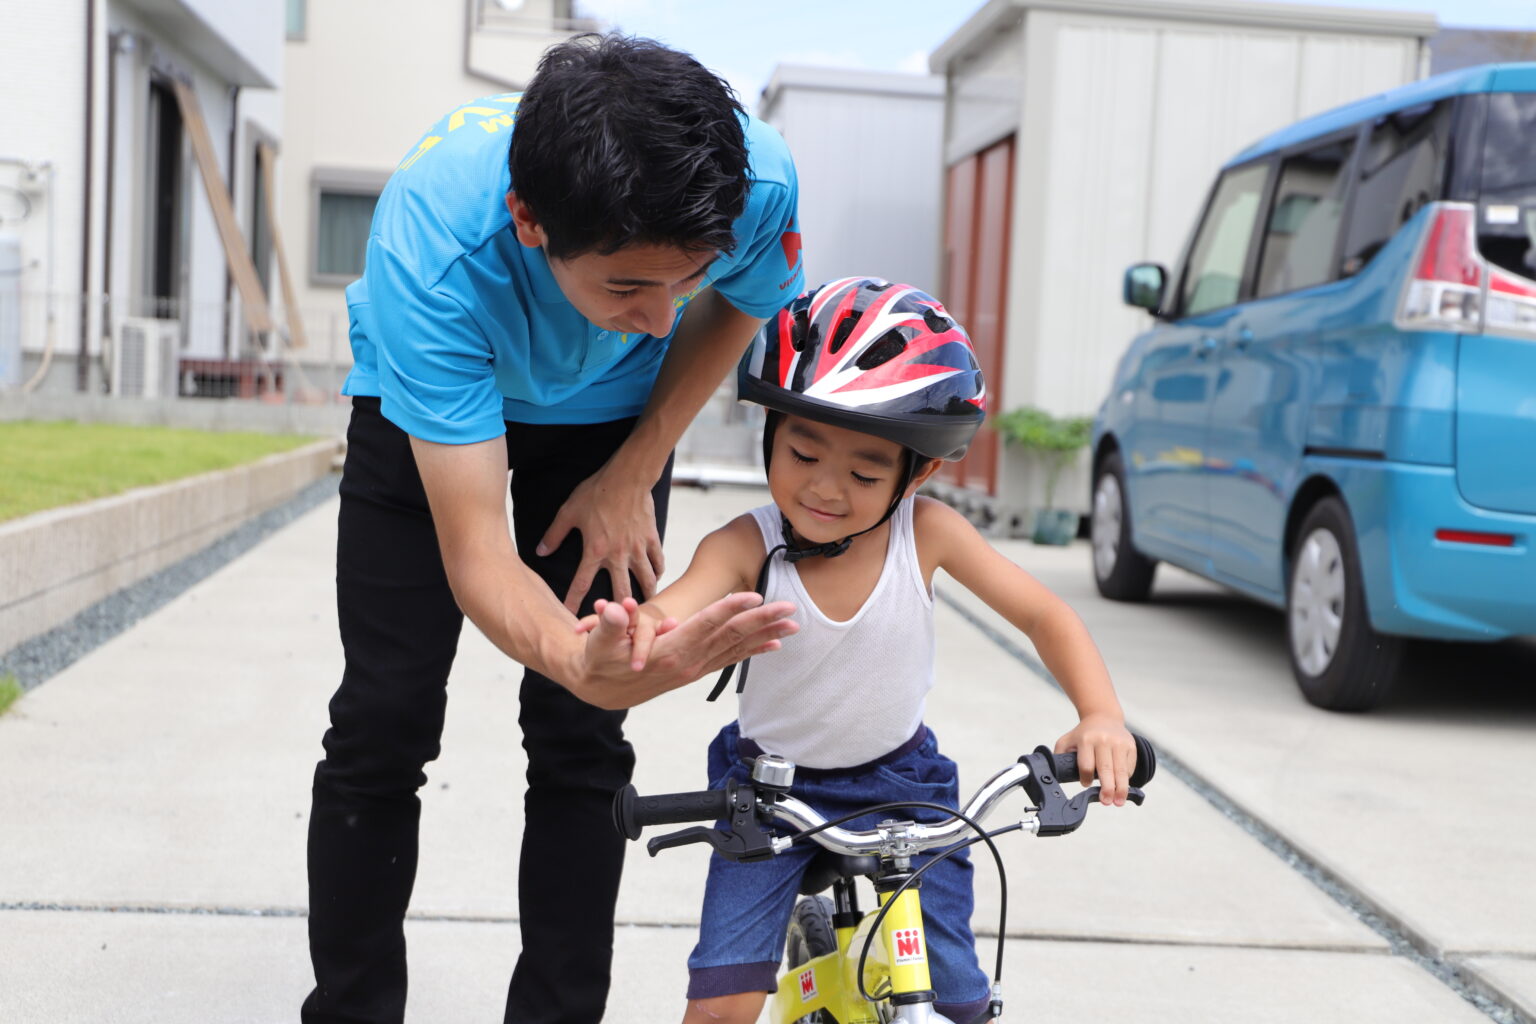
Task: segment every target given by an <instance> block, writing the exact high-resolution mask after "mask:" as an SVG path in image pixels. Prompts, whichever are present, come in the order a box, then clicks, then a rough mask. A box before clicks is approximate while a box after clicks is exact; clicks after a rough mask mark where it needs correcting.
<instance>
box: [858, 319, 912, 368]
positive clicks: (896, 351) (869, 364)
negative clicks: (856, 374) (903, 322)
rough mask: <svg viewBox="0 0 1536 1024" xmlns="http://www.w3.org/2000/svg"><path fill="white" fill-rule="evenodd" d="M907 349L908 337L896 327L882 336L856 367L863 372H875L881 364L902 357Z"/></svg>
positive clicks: (861, 356)
mask: <svg viewBox="0 0 1536 1024" xmlns="http://www.w3.org/2000/svg"><path fill="white" fill-rule="evenodd" d="M906 348H907V336H906V335H904V334H902V333H901V331H900V330H899V329H897V328H895V327H892V328H891V329H890V330H888V331H886V332H885V333H884V334H882V335H880V337H879V339H877V340H876V341H875V343H874V344H873V345H871V346H869V348H867V349H865V350H864V353H863V354H862V355H860V356H859V358H858V359H857V360H855V362H854V365H855V366H857V367H858V368H859V369H861V370H873V369H874V368H875V367H877V366H879V365H880V364H881V363H888V362H890V361H891V360H892V359H895V358H896V357H897V356H899V355H901V354H902V353H903V352H905V351H906Z"/></svg>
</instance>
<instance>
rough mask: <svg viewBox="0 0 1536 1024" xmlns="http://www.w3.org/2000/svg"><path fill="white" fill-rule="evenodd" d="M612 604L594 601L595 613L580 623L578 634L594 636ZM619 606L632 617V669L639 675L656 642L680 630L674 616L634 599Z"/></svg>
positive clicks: (601, 600)
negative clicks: (604, 613)
mask: <svg viewBox="0 0 1536 1024" xmlns="http://www.w3.org/2000/svg"><path fill="white" fill-rule="evenodd" d="M612 603H613V602H611V601H606V600H604V599H602V598H598V599H597V600H596V601H594V602H593V603H592V607H593V613H592V614H591V615H587V616H584V617H583V618H581V619H580V620H578V621H577V623H576V632H577V633H590V632H591V631H592V630H593V629H595V628H596V627H597V620H598V618H599V617H600V616H601V615H602V614H603V609H605V608H607V607H608V605H610V604H612ZM619 606H620V607H621V608H623V609H624V611H625V612H626V613H627V614H628V615H629V640H630V644H631V648H630V652H631V657H630V668H632V669H634V670H635V671H636V672H638V671H640V670H641V669H643V668H645V662H646V659H648V658H649V657H650V655H651V645H652V644H653V643H655V642H656V638H657V637H658V636H662V635H664V634H666V633H670V632H671V631H672V630H673V629H675V628H677V620H676V619H674V618H672V617H671V616H670V615H664V614H662V612H661V611H660V610H659V609H657V608H654V607H652V606H651V605H642V604H640V603H638V602H637V601H636V600H635V599H634V598H632V597H626V598H624V600H622V601H620V602H619Z"/></svg>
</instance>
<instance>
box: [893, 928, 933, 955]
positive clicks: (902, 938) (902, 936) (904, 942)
mask: <svg viewBox="0 0 1536 1024" xmlns="http://www.w3.org/2000/svg"><path fill="white" fill-rule="evenodd" d="M892 938H893V939H894V941H895V943H896V949H895V951H894V953H895V955H894V956H892V958H891V962H892V963H898V964H920V963H922V962H923V961H924V960H926V959H927V957H925V956H923V933H922V932H921V931H919V930H918V929H916V928H898V929H896V931H894V932H893V933H892Z"/></svg>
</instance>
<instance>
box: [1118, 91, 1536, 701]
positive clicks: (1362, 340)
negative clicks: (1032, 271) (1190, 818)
mask: <svg viewBox="0 0 1536 1024" xmlns="http://www.w3.org/2000/svg"><path fill="white" fill-rule="evenodd" d="M1124 291H1125V300H1126V302H1128V303H1130V304H1131V305H1133V306H1139V307H1142V308H1144V309H1147V310H1149V311H1150V312H1151V313H1152V314H1153V316H1154V317H1155V323H1154V325H1153V326H1152V328H1151V329H1150V330H1148V331H1146V332H1145V333H1143V334H1141V335H1140V336H1138V337H1137V338H1136V339H1135V340H1134V341H1133V342H1132V343H1131V346H1130V348H1129V350H1128V351H1127V352H1126V354H1125V356H1124V357H1123V358H1122V359H1121V361H1120V365H1119V367H1118V369H1117V370H1116V372H1115V378H1114V384H1113V386H1112V387H1111V388H1110V391H1109V394H1108V396H1107V397H1106V398H1105V400H1104V404H1103V406H1102V407H1101V408H1100V410H1099V414H1098V417H1097V420H1096V422H1095V430H1094V444H1093V476H1092V481H1093V483H1092V487H1093V496H1092V501H1093V512H1092V519H1091V529H1092V539H1093V569H1094V577H1095V579H1096V581H1097V583H1098V587H1099V590H1100V592H1101V593H1103V594H1104V595H1105V596H1106V597H1110V598H1113V599H1116V600H1123V601H1140V600H1145V599H1146V598H1147V596H1148V594H1149V592H1150V590H1151V586H1152V576H1153V571H1154V570H1155V568H1156V565H1157V563H1158V562H1159V561H1166V562H1171V563H1173V564H1175V565H1179V566H1182V567H1183V568H1186V569H1189V570H1192V571H1194V572H1196V573H1199V574H1201V575H1203V576H1206V577H1209V578H1210V579H1212V580H1215V581H1217V582H1219V583H1222V584H1225V585H1227V586H1230V587H1232V588H1234V589H1236V590H1239V591H1241V592H1243V593H1245V594H1248V595H1250V596H1252V597H1254V598H1256V599H1258V600H1260V601H1263V602H1266V603H1268V604H1272V605H1274V606H1276V607H1279V608H1283V609H1285V611H1286V627H1287V635H1288V639H1289V643H1288V647H1289V650H1290V655H1291V663H1292V667H1293V669H1294V671H1295V675H1296V679H1297V682H1298V683H1299V684H1300V686H1301V689H1302V692H1303V693H1304V694H1305V696H1306V698H1307V699H1308V700H1309V701H1311V702H1312V703H1314V704H1317V705H1319V706H1321V707H1326V708H1333V709H1339V710H1345V709H1356V710H1358V709H1364V708H1369V707H1372V706H1374V705H1376V704H1377V703H1379V702H1380V701H1381V699H1382V698H1383V697H1384V696H1385V695H1386V694H1387V692H1388V690H1389V688H1390V686H1391V684H1392V681H1393V678H1394V677H1395V675H1396V674H1397V670H1398V667H1399V664H1400V662H1401V660H1402V653H1403V638H1404V637H1410V636H1416V637H1432V638H1439V639H1454V640H1494V639H1500V638H1503V637H1507V636H1511V635H1522V634H1536V553H1533V549H1532V546H1533V543H1536V64H1506V65H1491V66H1484V67H1479V68H1472V69H1469V70H1466V71H1460V72H1454V73H1451V74H1447V75H1441V76H1438V77H1436V78H1432V79H1428V80H1426V81H1422V82H1416V83H1414V84H1412V85H1408V86H1404V87H1402V88H1399V89H1395V90H1393V91H1391V92H1388V93H1384V94H1382V95H1379V96H1375V97H1372V98H1370V99H1366V100H1361V101H1359V102H1357V103H1353V104H1351V105H1349V106H1346V107H1342V108H1340V109H1337V110H1333V111H1330V112H1328V113H1325V114H1320V115H1318V116H1316V117H1312V118H1309V119H1307V120H1305V121H1302V122H1300V123H1298V124H1294V125H1292V126H1290V127H1288V128H1285V129H1283V130H1281V131H1278V132H1276V133H1275V134H1273V135H1271V136H1269V137H1268V138H1266V139H1264V140H1263V141H1261V142H1259V143H1258V144H1256V145H1254V146H1251V147H1249V148H1248V149H1247V150H1245V151H1243V152H1242V153H1240V154H1238V155H1237V156H1236V157H1234V158H1233V159H1232V160H1231V162H1229V163H1228V164H1227V165H1226V166H1225V167H1223V168H1222V169H1221V172H1220V173H1219V174H1218V175H1217V177H1216V181H1215V183H1214V184H1213V186H1212V188H1211V191H1210V195H1209V197H1208V199H1207V200H1206V203H1205V207H1204V210H1203V211H1202V213H1201V215H1200V219H1199V221H1198V223H1197V225H1196V227H1195V230H1194V233H1193V235H1192V236H1191V239H1190V241H1189V244H1188V246H1187V247H1186V250H1185V252H1184V255H1183V258H1182V261H1181V263H1180V264H1179V266H1178V267H1177V268H1176V269H1175V270H1174V271H1173V272H1172V273H1170V272H1169V271H1168V270H1166V269H1165V268H1164V267H1162V266H1160V265H1158V264H1155V263H1140V264H1137V265H1135V266H1133V267H1131V268H1130V269H1129V270H1127V271H1126V275H1125V285H1124Z"/></svg>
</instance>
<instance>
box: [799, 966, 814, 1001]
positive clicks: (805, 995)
mask: <svg viewBox="0 0 1536 1024" xmlns="http://www.w3.org/2000/svg"><path fill="white" fill-rule="evenodd" d="M816 994H817V993H816V972H815V971H814V970H808V971H801V972H800V1001H801V1002H802V1003H808V1002H810V1001H811V1000H812V999H815V998H816Z"/></svg>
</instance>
